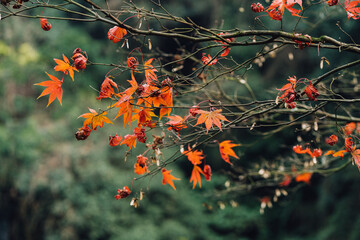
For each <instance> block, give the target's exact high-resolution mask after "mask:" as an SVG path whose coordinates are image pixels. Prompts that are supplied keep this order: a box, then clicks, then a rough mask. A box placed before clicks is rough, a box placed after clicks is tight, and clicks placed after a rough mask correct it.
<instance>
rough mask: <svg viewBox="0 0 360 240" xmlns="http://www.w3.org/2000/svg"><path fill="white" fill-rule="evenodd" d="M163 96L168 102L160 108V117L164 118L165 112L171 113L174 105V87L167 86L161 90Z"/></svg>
mask: <svg viewBox="0 0 360 240" xmlns="http://www.w3.org/2000/svg"><path fill="white" fill-rule="evenodd" d="M161 97H162V99H163V100H164V102H165V103H166V104H163V106H161V109H160V117H159V119H161V118H162V116H164V115H165V114H167V115H169V114H170V113H171V110H172V107H173V88H172V87H165V88H163V89H162V90H161Z"/></svg>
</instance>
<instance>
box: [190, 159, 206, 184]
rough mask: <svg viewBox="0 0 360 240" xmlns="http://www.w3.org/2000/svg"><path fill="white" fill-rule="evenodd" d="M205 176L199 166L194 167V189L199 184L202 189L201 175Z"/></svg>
mask: <svg viewBox="0 0 360 240" xmlns="http://www.w3.org/2000/svg"><path fill="white" fill-rule="evenodd" d="M200 174H202V175H205V174H204V172H203V170H201V168H200V167H199V166H196V165H194V168H193V170H192V172H191V177H190V182H192V183H193V189H194V188H195V186H196V184H197V183H198V182H199V187H200V188H201V175H200Z"/></svg>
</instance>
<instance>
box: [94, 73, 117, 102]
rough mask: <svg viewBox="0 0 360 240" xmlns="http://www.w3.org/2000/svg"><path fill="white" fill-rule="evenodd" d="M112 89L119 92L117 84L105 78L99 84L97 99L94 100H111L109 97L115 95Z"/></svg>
mask: <svg viewBox="0 0 360 240" xmlns="http://www.w3.org/2000/svg"><path fill="white" fill-rule="evenodd" d="M113 87H115V88H116V89H117V90H118V91H119V88H118V86H117V84H116V83H115V82H114V81H113V80H112V79H111V78H109V77H107V78H105V80H104V81H103V83H102V84H101V89H100V92H99V97H98V98H96V99H97V100H99V99H103V98H111V95H113V94H115V91H114V88H113Z"/></svg>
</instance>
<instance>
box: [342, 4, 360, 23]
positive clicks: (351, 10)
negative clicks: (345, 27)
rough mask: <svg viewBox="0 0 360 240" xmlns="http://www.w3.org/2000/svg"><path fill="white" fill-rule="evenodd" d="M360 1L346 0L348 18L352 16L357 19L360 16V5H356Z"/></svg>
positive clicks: (345, 6)
mask: <svg viewBox="0 0 360 240" xmlns="http://www.w3.org/2000/svg"><path fill="white" fill-rule="evenodd" d="M359 3H360V0H357V1H352V2H349V0H345V2H344V8H345V11H346V13H347V16H348V20H349V19H350V18H352V19H354V20H356V19H359V18H360V7H356V6H357V5H358V4H359Z"/></svg>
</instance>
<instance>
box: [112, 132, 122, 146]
mask: <svg viewBox="0 0 360 240" xmlns="http://www.w3.org/2000/svg"><path fill="white" fill-rule="evenodd" d="M121 140H122V137H121V136H118V135H117V134H116V135H115V136H109V145H110V146H112V147H115V146H117V145H119V144H120V142H121Z"/></svg>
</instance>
